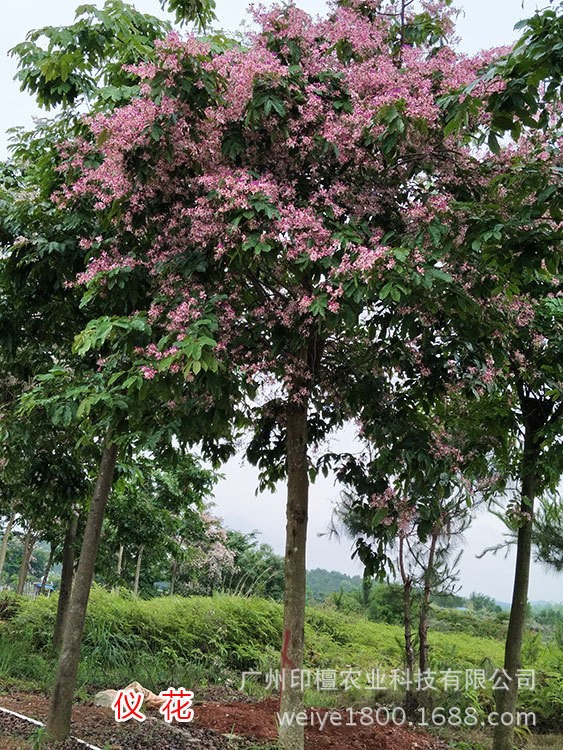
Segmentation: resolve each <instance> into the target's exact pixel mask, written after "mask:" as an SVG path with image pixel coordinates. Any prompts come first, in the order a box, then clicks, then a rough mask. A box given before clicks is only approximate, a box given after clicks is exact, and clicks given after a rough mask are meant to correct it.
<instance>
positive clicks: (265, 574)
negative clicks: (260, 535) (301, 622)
mask: <svg viewBox="0 0 563 750" xmlns="http://www.w3.org/2000/svg"><path fill="white" fill-rule="evenodd" d="M256 534H257V532H251V533H250V534H243V533H242V532H240V531H227V538H226V542H225V545H226V547H227V548H228V549H230V550H232V552H234V558H233V567H232V570H231V572H230V573H228V574H227V575H226V576H225V578H224V581H223V586H222V588H223V590H224V591H228V592H229V593H233V594H242V595H245V596H264V597H268V598H271V599H275V600H276V601H283V582H284V559H283V557H281V555H276V554H275V552H274V550H273V549H272V547H271V546H270V545H269V544H259V543H258V541H257V539H256Z"/></svg>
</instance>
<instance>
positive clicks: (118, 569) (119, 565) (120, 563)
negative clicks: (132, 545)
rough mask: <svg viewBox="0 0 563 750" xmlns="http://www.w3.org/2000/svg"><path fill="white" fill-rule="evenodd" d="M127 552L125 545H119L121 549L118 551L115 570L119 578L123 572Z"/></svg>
mask: <svg viewBox="0 0 563 750" xmlns="http://www.w3.org/2000/svg"><path fill="white" fill-rule="evenodd" d="M124 551H125V546H124V545H123V544H120V545H119V549H118V551H117V565H116V568H115V572H116V573H117V577H118V578H120V577H121V570H122V568H123V552H124Z"/></svg>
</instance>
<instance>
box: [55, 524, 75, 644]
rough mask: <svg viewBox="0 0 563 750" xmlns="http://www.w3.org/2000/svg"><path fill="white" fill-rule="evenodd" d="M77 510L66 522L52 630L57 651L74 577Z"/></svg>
mask: <svg viewBox="0 0 563 750" xmlns="http://www.w3.org/2000/svg"><path fill="white" fill-rule="evenodd" d="M78 517H79V514H78V513H77V512H75V513H73V514H72V518H71V519H70V521H69V522H68V526H67V529H66V534H65V541H64V547H63V567H62V570H61V585H60V588H59V601H58V603H57V619H56V621H55V630H54V631H53V648H54V649H55V651H58V650H59V649H60V647H61V643H62V640H63V630H64V626H65V620H66V615H67V612H68V604H69V602H70V594H71V591H72V580H73V578H74V545H75V544H76V534H77V533H78Z"/></svg>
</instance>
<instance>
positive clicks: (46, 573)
mask: <svg viewBox="0 0 563 750" xmlns="http://www.w3.org/2000/svg"><path fill="white" fill-rule="evenodd" d="M54 557H55V547H54V546H53V545H51V549H50V551H49V559H48V560H47V564H46V565H45V570H44V571H43V578H42V579H41V588H40V589H39V596H43V595H44V594H45V586H46V585H47V581H48V580H49V573H50V572H51V566H52V565H53V558H54Z"/></svg>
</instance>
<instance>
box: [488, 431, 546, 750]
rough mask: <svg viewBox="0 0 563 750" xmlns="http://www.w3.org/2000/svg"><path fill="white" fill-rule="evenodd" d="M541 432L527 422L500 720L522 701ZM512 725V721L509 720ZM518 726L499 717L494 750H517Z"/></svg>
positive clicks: (498, 696)
mask: <svg viewBox="0 0 563 750" xmlns="http://www.w3.org/2000/svg"><path fill="white" fill-rule="evenodd" d="M536 438H537V433H536V430H535V429H534V426H533V419H532V418H528V419H526V423H525V437H524V452H523V459H522V476H521V482H522V499H521V503H520V509H521V512H522V514H528V515H523V516H522V519H523V520H522V521H521V525H520V528H519V529H518V542H517V548H516V570H515V574H514V589H513V593H512V604H511V608H510V619H509V621H508V631H507V634H506V646H505V651H504V669H505V672H506V674H507V675H508V677H504V678H503V682H504V681H506V682H508V690H502V689H500V690H496V691H495V692H496V709H497V711H498V713H499V717H500V716H501V715H502V714H503V713H507V714H512V716H514V714H515V712H516V706H517V701H518V681H517V678H516V673H517V671H518V670H519V669H520V667H521V662H522V642H523V640H524V628H525V624H526V610H527V606H528V587H529V581H530V562H531V558H532V527H533V514H534V500H535V497H536V483H537V476H536V472H537V462H538V454H539V451H538V447H537V444H536ZM507 723H508V721H507ZM513 747H514V726H513V724H512V722H511V725H510V726H504V725H503V723H502V721H501V720H500V718H499V724H498V726H497V727H495V731H494V735H493V750H513Z"/></svg>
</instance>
